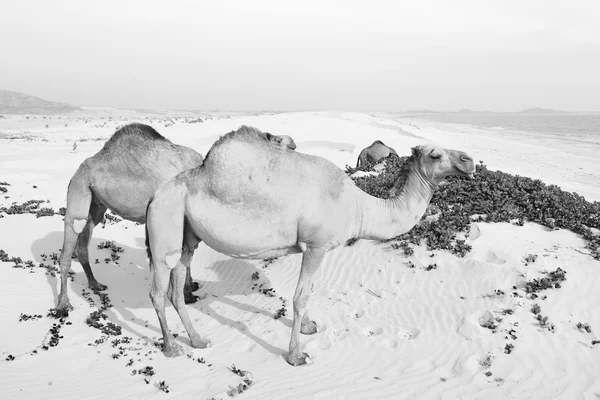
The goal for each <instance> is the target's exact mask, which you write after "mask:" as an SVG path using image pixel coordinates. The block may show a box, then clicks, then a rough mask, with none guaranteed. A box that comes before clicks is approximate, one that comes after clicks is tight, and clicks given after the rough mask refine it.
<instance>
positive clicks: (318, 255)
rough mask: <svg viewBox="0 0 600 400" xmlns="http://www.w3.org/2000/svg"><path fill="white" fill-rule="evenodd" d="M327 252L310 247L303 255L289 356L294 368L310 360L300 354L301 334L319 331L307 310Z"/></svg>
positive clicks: (324, 249)
mask: <svg viewBox="0 0 600 400" xmlns="http://www.w3.org/2000/svg"><path fill="white" fill-rule="evenodd" d="M327 250H328V249H327V248H323V247H321V248H311V247H308V248H307V249H306V250H305V251H304V254H303V255H302V267H301V269H300V278H299V279H298V286H296V292H295V293H294V322H293V323H292V335H291V337H290V352H289V353H288V356H287V362H288V363H289V364H290V365H293V366H297V365H303V364H306V363H307V362H308V361H309V360H310V358H309V356H308V354H306V353H301V352H300V332H305V333H315V332H316V331H317V329H316V326H317V324H316V323H315V322H314V321H310V318H309V317H308V313H307V309H308V302H309V300H310V293H311V291H312V288H313V283H312V278H313V276H314V274H315V272H316V271H317V269H318V268H319V266H320V265H321V262H322V261H323V257H325V253H327Z"/></svg>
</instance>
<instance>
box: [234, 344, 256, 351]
mask: <svg viewBox="0 0 600 400" xmlns="http://www.w3.org/2000/svg"><path fill="white" fill-rule="evenodd" d="M255 347H256V343H250V342H237V343H236V344H234V345H233V346H231V350H233V351H236V352H239V353H249V352H251V351H252V349H254V348H255Z"/></svg>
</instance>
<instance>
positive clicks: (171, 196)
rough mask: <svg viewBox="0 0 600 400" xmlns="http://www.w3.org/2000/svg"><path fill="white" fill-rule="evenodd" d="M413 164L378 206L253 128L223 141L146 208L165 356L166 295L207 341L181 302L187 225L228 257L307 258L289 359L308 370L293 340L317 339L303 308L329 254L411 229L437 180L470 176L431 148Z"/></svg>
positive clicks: (455, 157)
mask: <svg viewBox="0 0 600 400" xmlns="http://www.w3.org/2000/svg"><path fill="white" fill-rule="evenodd" d="M409 162H410V168H406V172H405V174H407V175H408V176H405V177H404V178H406V183H405V184H404V186H403V189H402V190H401V192H400V193H399V195H398V196H397V197H395V198H393V199H387V200H383V199H378V198H376V197H372V196H370V195H368V194H366V193H365V192H363V191H361V190H360V189H359V188H358V187H357V186H356V185H355V184H354V182H353V181H352V179H350V178H349V177H348V176H347V175H346V174H345V173H344V172H343V171H342V170H341V169H339V168H338V167H336V166H335V165H334V164H333V163H331V162H329V161H327V160H325V159H324V158H321V157H317V156H312V155H307V154H303V153H298V152H289V151H288V152H286V151H284V150H282V149H281V148H278V147H276V146H274V145H273V144H272V143H269V142H268V141H266V140H265V139H264V137H263V136H262V135H261V132H260V131H258V130H257V129H254V128H251V127H245V126H244V127H241V128H240V129H239V130H237V131H236V132H231V133H229V134H227V135H225V136H224V137H222V138H220V139H219V140H218V141H217V142H215V144H213V146H212V148H211V149H210V151H209V152H208V154H207V155H206V159H205V160H204V162H203V164H202V165H201V166H199V167H197V168H194V169H191V170H188V171H184V172H182V173H180V174H179V175H177V176H176V177H175V178H173V179H171V180H170V181H169V182H167V183H166V184H165V185H163V186H161V188H159V189H158V191H157V192H156V193H155V194H154V197H153V199H151V200H150V203H149V205H148V213H147V218H148V220H147V224H146V244H147V246H148V255H149V258H150V265H151V268H153V269H154V270H153V282H152V288H151V290H150V298H151V299H152V303H153V305H154V308H155V310H156V313H157V315H158V319H159V322H160V326H161V330H162V333H163V339H164V353H165V355H166V356H169V357H172V356H177V355H180V354H182V348H181V346H180V345H179V344H177V343H175V341H174V338H173V336H172V335H171V333H170V332H169V329H168V327H167V321H166V318H165V299H166V297H167V295H168V296H169V299H170V301H171V303H172V304H173V306H174V307H175V309H176V310H177V312H178V314H179V316H180V318H181V321H182V322H183V325H184V327H185V329H186V331H187V333H188V335H189V337H190V340H191V343H192V346H194V347H196V348H203V347H206V346H207V344H208V343H207V341H205V340H203V339H202V338H201V337H200V336H199V335H198V333H197V332H196V330H195V329H194V327H193V326H192V323H191V321H190V318H189V316H188V314H187V311H186V309H185V305H184V300H183V285H184V282H185V265H183V264H182V263H181V261H180V258H181V241H182V240H183V232H184V226H185V227H187V229H190V230H191V231H192V232H193V233H194V234H195V236H196V237H195V239H196V240H197V241H199V240H202V241H204V242H205V243H206V244H207V245H208V246H210V247H211V248H213V249H214V250H216V251H218V252H220V253H223V254H226V255H229V256H231V257H236V258H244V259H265V258H272V257H280V256H284V255H288V254H293V253H299V252H302V253H303V255H302V266H301V270H300V278H299V280H298V286H297V287H296V292H295V294H294V302H293V306H294V316H293V324H292V333H291V339H290V344H289V353H288V355H287V362H288V363H289V364H291V365H301V364H305V363H306V362H307V359H308V355H307V354H305V353H301V352H300V350H299V334H300V332H302V333H303V334H308V335H310V334H314V333H316V332H317V324H316V323H315V322H314V321H312V320H311V319H310V317H309V314H308V311H307V309H308V303H309V298H310V293H311V291H312V289H313V285H314V284H313V275H314V273H315V272H316V271H317V269H318V268H319V266H320V265H321V262H322V261H323V258H324V257H325V254H326V253H327V252H328V251H330V250H332V249H334V248H336V247H338V246H339V245H340V244H342V243H346V241H347V240H348V239H350V238H364V239H373V240H374V239H379V240H381V239H389V238H393V237H395V236H398V235H400V234H402V233H405V232H407V231H408V230H410V229H411V228H412V227H413V226H414V225H415V224H416V223H417V222H418V221H419V220H420V218H421V217H422V216H423V214H424V212H425V210H426V208H427V205H428V204H429V202H430V200H431V197H432V196H433V193H434V191H435V189H436V187H437V185H438V183H439V182H441V181H442V180H443V179H444V178H445V177H447V176H449V175H464V176H471V174H472V173H473V172H474V171H475V166H474V164H473V160H472V159H471V157H469V156H468V155H467V154H465V153H463V152H461V151H457V150H445V149H441V148H437V147H433V146H428V145H425V146H418V147H415V148H413V149H412V157H411V158H410V159H409ZM190 236H191V237H193V235H190Z"/></svg>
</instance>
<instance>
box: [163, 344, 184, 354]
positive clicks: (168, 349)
mask: <svg viewBox="0 0 600 400" xmlns="http://www.w3.org/2000/svg"><path fill="white" fill-rule="evenodd" d="M164 354H165V356H166V357H179V356H182V355H183V347H181V346H180V345H178V344H176V343H173V344H171V345H169V346H167V345H165V350H164Z"/></svg>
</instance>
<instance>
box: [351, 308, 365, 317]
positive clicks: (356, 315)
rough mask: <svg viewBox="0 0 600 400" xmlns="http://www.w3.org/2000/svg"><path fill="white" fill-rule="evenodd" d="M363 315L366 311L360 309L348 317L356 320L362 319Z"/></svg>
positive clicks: (353, 311)
mask: <svg viewBox="0 0 600 400" xmlns="http://www.w3.org/2000/svg"><path fill="white" fill-rule="evenodd" d="M363 315H365V310H363V309H362V308H358V309H356V310H352V311H350V312H349V313H348V316H349V317H350V318H354V319H359V318H360V317H362V316H363Z"/></svg>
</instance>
